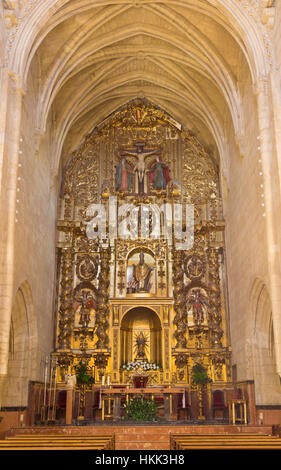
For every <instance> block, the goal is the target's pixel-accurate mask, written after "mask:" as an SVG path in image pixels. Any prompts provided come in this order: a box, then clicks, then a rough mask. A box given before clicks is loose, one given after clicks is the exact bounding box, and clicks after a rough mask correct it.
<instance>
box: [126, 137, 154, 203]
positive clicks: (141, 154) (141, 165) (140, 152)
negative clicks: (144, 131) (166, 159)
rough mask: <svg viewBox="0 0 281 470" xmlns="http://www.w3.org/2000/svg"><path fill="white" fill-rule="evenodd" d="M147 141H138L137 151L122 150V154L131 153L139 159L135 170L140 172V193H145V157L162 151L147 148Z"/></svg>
mask: <svg viewBox="0 0 281 470" xmlns="http://www.w3.org/2000/svg"><path fill="white" fill-rule="evenodd" d="M144 147H145V143H144V142H137V143H136V151H135V152H132V151H130V150H124V151H123V152H121V155H122V156H125V155H130V156H132V157H135V158H137V159H138V161H137V163H136V165H135V167H134V171H137V173H138V193H139V194H143V193H144V173H145V159H146V158H147V157H148V156H150V155H158V154H159V153H160V149H155V150H145V149H144Z"/></svg>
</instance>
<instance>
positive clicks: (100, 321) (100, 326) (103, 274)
mask: <svg viewBox="0 0 281 470" xmlns="http://www.w3.org/2000/svg"><path fill="white" fill-rule="evenodd" d="M109 261H110V250H109V249H108V248H106V249H103V248H102V249H101V251H100V274H99V287H98V303H97V314H96V328H97V329H96V335H97V338H98V340H97V343H96V348H97V349H106V348H107V347H108V343H109V338H108V334H107V329H108V326H109V324H108V315H109V305H108V300H109V292H108V289H109V282H110V281H109Z"/></svg>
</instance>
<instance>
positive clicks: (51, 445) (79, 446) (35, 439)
mask: <svg viewBox="0 0 281 470" xmlns="http://www.w3.org/2000/svg"><path fill="white" fill-rule="evenodd" d="M114 448H115V436H114V435H112V434H106V435H96V436H92V435H91V436H89V435H77V436H73V435H67V436H66V435H62V434H59V435H55V434H45V435H43V434H21V435H16V436H9V437H6V438H5V439H4V440H0V450H40V449H44V450H47V449H50V450H103V449H104V450H105V449H108V450H114Z"/></svg>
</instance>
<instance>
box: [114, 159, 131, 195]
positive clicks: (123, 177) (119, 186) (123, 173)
mask: <svg viewBox="0 0 281 470" xmlns="http://www.w3.org/2000/svg"><path fill="white" fill-rule="evenodd" d="M133 177H134V171H133V170H132V168H131V167H130V165H129V163H128V162H127V160H126V158H121V160H120V161H119V163H118V165H117V166H116V175H115V189H116V191H129V192H130V191H132V187H133Z"/></svg>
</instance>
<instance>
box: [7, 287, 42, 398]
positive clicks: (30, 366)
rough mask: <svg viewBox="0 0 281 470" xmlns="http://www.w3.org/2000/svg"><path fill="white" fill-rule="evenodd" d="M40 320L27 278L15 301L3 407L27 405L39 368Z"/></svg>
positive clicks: (18, 290)
mask: <svg viewBox="0 0 281 470" xmlns="http://www.w3.org/2000/svg"><path fill="white" fill-rule="evenodd" d="M37 338H38V335H37V322H36V317H35V314H34V306H33V299H32V293H31V288H30V285H29V283H28V282H27V281H24V282H23V283H22V284H21V285H20V287H19V288H18V289H17V291H16V295H15V298H14V302H13V308H12V316H11V327H10V343H9V356H8V371H7V376H6V378H5V381H4V385H3V391H2V407H10V406H13V407H14V406H20V407H24V406H26V405H27V400H28V382H29V380H30V379H32V377H33V378H34V374H35V371H36V366H37V362H36V360H34V359H35V358H36V352H37Z"/></svg>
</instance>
